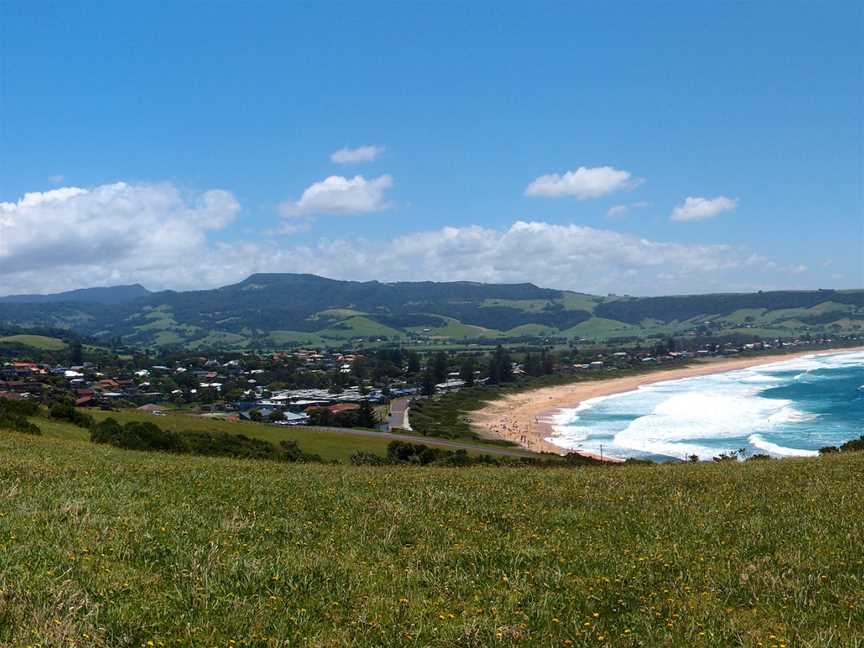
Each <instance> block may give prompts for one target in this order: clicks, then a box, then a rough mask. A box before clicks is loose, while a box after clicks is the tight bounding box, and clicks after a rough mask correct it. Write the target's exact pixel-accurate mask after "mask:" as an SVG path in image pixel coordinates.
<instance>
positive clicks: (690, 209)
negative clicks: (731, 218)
mask: <svg viewBox="0 0 864 648" xmlns="http://www.w3.org/2000/svg"><path fill="white" fill-rule="evenodd" d="M737 206H738V200H737V199H736V198H727V197H726V196H717V197H716V198H703V197H701V196H695V197H694V196H688V197H687V198H686V199H685V200H684V202H683V203H681V204H680V205H677V206H676V207H675V209H674V210H672V220H674V221H697V220H706V219H708V218H714V217H715V216H717V215H719V214H722V213H723V212H727V211H732V210H733V209H735V207H737Z"/></svg>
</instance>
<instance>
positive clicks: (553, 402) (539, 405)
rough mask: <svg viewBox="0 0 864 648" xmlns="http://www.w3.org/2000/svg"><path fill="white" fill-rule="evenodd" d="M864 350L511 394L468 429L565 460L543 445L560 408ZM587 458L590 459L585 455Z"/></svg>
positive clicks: (714, 364)
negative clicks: (696, 378) (659, 386)
mask: <svg viewBox="0 0 864 648" xmlns="http://www.w3.org/2000/svg"><path fill="white" fill-rule="evenodd" d="M861 350H864V347H856V348H851V349H825V350H821V351H814V350H812V349H811V350H809V351H801V352H800V353H785V354H782V355H781V354H776V355H765V356H759V357H749V358H719V359H716V360H695V361H693V362H692V363H690V364H688V365H687V366H684V367H675V368H669V369H658V370H657V371H652V372H650V373H645V374H641V375H638V376H624V377H621V378H607V379H601V380H585V381H582V382H577V383H573V384H570V385H556V386H554V387H544V388H541V389H535V390H531V391H526V392H521V393H518V394H511V395H508V396H505V397H504V398H502V399H499V400H497V401H494V402H492V403H489V404H488V405H487V406H486V407H484V408H483V409H480V410H477V411H476V412H474V413H473V414H472V415H471V423H472V425H473V427H474V429H475V431H476V432H477V434H478V435H480V436H482V437H485V438H492V439H506V440H508V441H512V442H514V443H517V444H519V445H520V446H522V447H524V448H528V449H529V450H533V451H535V452H552V453H555V454H564V453H565V452H566V451H565V450H564V449H562V448H559V447H558V446H556V445H553V444H551V443H549V442H548V441H546V438H548V437H550V436H552V435H553V433H554V431H553V429H552V424H551V423H550V421H551V420H552V417H553V416H554V415H555V414H556V413H557V412H558V411H559V410H560V409H562V408H572V407H576V406H577V405H579V403H581V402H582V401H584V400H588V399H589V398H596V397H598V396H608V395H610V394H620V393H623V392H628V391H633V390H634V389H638V388H639V387H640V386H641V385H650V384H651V383H656V382H661V381H664V380H678V379H681V378H690V377H693V376H705V375H708V374H713V373H721V372H724V371H734V370H736V369H746V368H748V367H755V366H758V365H764V364H773V363H775V362H784V361H787V360H793V359H795V358H800V357H804V356H809V355H822V354H826V353H838V352H852V351H861ZM584 454H590V453H584Z"/></svg>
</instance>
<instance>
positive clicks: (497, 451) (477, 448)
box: [289, 425, 537, 457]
mask: <svg viewBox="0 0 864 648" xmlns="http://www.w3.org/2000/svg"><path fill="white" fill-rule="evenodd" d="M289 429H290V428H289ZM303 429H306V430H321V431H322V432H338V433H339V434H350V435H352V436H362V437H369V438H372V439H386V440H388V441H408V442H409V443H424V444H426V445H428V446H435V447H439V448H451V449H453V450H467V451H469V452H479V453H482V454H488V455H495V456H498V457H536V456H537V454H536V453H534V452H531V451H530V450H521V449H519V448H499V447H496V446H487V445H478V444H474V443H464V442H462V441H450V440H448V439H439V438H437V437H424V436H419V435H413V434H396V433H394V432H373V431H372V430H355V429H351V428H335V427H319V426H311V425H310V426H304V427H303Z"/></svg>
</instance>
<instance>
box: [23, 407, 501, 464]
mask: <svg viewBox="0 0 864 648" xmlns="http://www.w3.org/2000/svg"><path fill="white" fill-rule="evenodd" d="M87 413H88V414H90V415H91V416H93V417H94V418H95V419H96V420H97V421H101V420H103V419H105V418H108V417H109V416H110V417H113V418H114V419H116V420H117V421H118V422H120V423H128V422H130V421H148V422H150V423H155V424H156V425H158V426H159V427H161V428H164V429H166V430H171V431H173V432H227V433H228V434H245V435H246V436H248V437H253V438H256V439H263V440H265V441H269V442H271V443H276V444H278V443H279V442H280V441H285V440H292V441H296V442H297V444H298V445H299V446H300V447H301V448H302V449H303V450H304V451H305V452H310V453H312V454H317V455H320V456H321V458H322V459H324V460H325V461H338V462H340V463H347V462H348V461H349V460H350V458H351V455H352V454H354V453H355V452H371V453H373V454H377V455H380V456H382V457H383V456H384V455H386V454H387V445H388V444H389V443H390V440H389V439H387V438H386V437H381V438H374V437H366V436H359V435H356V434H350V433H348V432H342V431H338V430H331V429H319V428H311V427H282V426H276V425H268V424H262V423H251V422H234V421H225V420H219V419H213V418H202V417H199V416H189V415H184V414H170V413H169V414H166V415H165V416H153V415H152V414H148V413H146V412H139V411H136V410H121V411H117V412H102V411H99V410H92V411H91V410H87ZM35 422H36V423H37V425H39V427H40V428H42V430H43V432H45V434H46V435H51V436H53V437H55V438H58V439H62V438H74V439H82V440H84V439H87V438H89V437H88V435H89V432H88V431H87V430H82V429H80V428H76V427H74V426H72V425H70V424H66V423H61V422H57V421H51V420H49V419H45V418H40V419H38V420H36V421H35ZM416 436H417V442H418V443H425V444H428V445H435V444H436V440H435V439H430V438H426V437H423V436H421V435H419V434H418V435H416ZM476 445H477V446H478V447H483V448H486V447H488V448H490V449H494V448H500V446H501V444H497V443H484V442H482V441H480V442H476ZM469 454H476V453H473V452H472V453H469Z"/></svg>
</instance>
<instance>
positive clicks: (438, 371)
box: [432, 351, 449, 385]
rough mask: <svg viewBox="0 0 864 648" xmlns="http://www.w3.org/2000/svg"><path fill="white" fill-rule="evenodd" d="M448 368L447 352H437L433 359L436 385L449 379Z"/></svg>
mask: <svg viewBox="0 0 864 648" xmlns="http://www.w3.org/2000/svg"><path fill="white" fill-rule="evenodd" d="M448 369H449V365H448V362H447V354H446V353H444V352H443V351H439V352H438V353H436V354H435V358H434V359H433V361H432V376H433V378H434V379H435V384H436V385H437V384H439V383H443V382H446V381H447V370H448Z"/></svg>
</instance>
